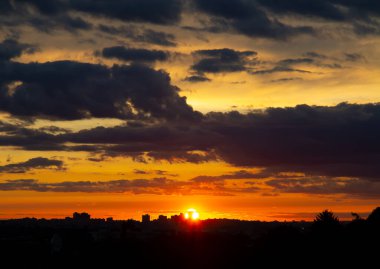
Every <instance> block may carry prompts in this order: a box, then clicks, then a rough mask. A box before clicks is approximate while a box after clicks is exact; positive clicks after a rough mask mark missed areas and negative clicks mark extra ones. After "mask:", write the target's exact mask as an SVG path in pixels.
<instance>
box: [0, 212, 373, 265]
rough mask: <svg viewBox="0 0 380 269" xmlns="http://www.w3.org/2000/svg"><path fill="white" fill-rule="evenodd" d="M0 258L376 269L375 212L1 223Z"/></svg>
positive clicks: (33, 262)
mask: <svg viewBox="0 0 380 269" xmlns="http://www.w3.org/2000/svg"><path fill="white" fill-rule="evenodd" d="M0 257H1V268H278V267H280V266H281V267H286V268H294V267H296V268H301V267H302V268H332V267H336V268H343V267H344V266H350V268H351V267H354V266H355V267H358V268H369V267H368V265H369V264H371V268H380V267H379V266H380V259H379V257H380V208H377V209H375V210H374V211H373V212H372V214H371V215H370V216H369V217H368V218H367V219H361V218H360V217H359V216H354V219H353V220H352V221H350V222H344V223H342V222H339V220H338V219H337V218H336V217H335V216H334V215H333V213H332V212H329V211H324V212H322V213H320V214H319V215H318V216H317V217H316V219H315V221H314V222H291V223H280V222H258V221H238V220H205V221H187V220H184V219H182V218H180V217H173V218H172V219H167V220H166V219H160V220H155V221H146V222H138V221H134V220H128V221H113V220H112V219H108V220H103V219H90V218H89V215H86V214H76V215H75V216H74V217H73V218H66V219H62V220H44V219H40V220H37V219H30V218H28V219H19V220H4V221H0ZM273 266H275V267H273ZM289 266H291V267H289Z"/></svg>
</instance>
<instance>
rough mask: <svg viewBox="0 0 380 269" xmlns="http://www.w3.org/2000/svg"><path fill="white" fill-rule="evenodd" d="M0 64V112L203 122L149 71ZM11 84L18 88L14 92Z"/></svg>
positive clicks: (163, 78)
mask: <svg viewBox="0 0 380 269" xmlns="http://www.w3.org/2000/svg"><path fill="white" fill-rule="evenodd" d="M0 65H1V66H0V87H1V88H0V110H1V111H5V112H8V113H11V114H12V115H16V116H28V117H46V118H52V119H54V118H57V119H70V120H72V119H81V118H89V117H104V118H133V117H137V116H141V115H143V114H144V115H145V116H151V117H157V118H165V119H170V120H173V119H187V120H194V119H197V118H199V117H200V114H199V113H197V112H195V111H194V110H193V109H192V108H191V107H190V106H189V105H188V104H187V103H186V98H185V97H180V96H179V95H178V91H179V89H178V88H177V87H175V86H173V85H171V83H170V77H169V75H168V74H167V73H165V72H164V71H156V70H154V69H151V68H149V67H147V66H141V65H128V66H127V65H114V66H113V67H106V66H103V65H98V64H89V63H80V62H71V61H57V62H47V63H29V64H22V63H15V62H3V63H0ZM13 82H18V84H17V85H15V86H14V87H11V86H10V85H11V83H13ZM136 111H137V112H136ZM136 113H137V114H136Z"/></svg>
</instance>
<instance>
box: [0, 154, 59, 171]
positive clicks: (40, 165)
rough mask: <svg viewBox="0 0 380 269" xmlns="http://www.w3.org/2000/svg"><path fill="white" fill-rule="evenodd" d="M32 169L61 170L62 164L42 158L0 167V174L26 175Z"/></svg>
mask: <svg viewBox="0 0 380 269" xmlns="http://www.w3.org/2000/svg"><path fill="white" fill-rule="evenodd" d="M34 169H56V170H63V162H62V161H60V160H51V159H47V158H43V157H37V158H32V159H29V160H27V161H25V162H20V163H12V164H7V165H1V166H0V173H26V172H29V171H30V170H34Z"/></svg>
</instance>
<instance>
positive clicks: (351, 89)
mask: <svg viewBox="0 0 380 269" xmlns="http://www.w3.org/2000/svg"><path fill="white" fill-rule="evenodd" d="M0 36H1V38H0V219H2V218H21V217H26V216H28V217H45V218H56V217H64V216H68V215H71V213H72V212H74V211H86V212H88V213H90V214H91V215H92V216H94V217H100V218H105V217H109V216H112V217H114V218H115V219H128V218H135V219H140V216H141V215H142V214H145V213H149V214H151V215H152V216H153V218H155V217H157V215H159V214H167V215H172V214H178V213H179V212H184V211H186V210H187V209H188V208H195V209H197V210H198V212H199V213H200V217H201V218H202V219H205V218H237V219H258V220H275V219H276V220H301V219H305V220H310V219H313V217H314V215H315V213H316V212H320V211H322V210H324V209H330V210H333V211H334V212H336V213H337V214H338V215H339V216H340V217H341V218H343V219H345V218H346V219H350V218H351V214H350V213H351V212H358V213H360V214H361V215H362V216H366V214H368V213H369V212H370V211H371V210H372V209H373V208H374V207H376V206H379V205H380V140H379V138H380V103H378V102H380V2H379V1H375V0H287V1H283V0H193V1H191V0H52V1H44V0H1V1H0Z"/></svg>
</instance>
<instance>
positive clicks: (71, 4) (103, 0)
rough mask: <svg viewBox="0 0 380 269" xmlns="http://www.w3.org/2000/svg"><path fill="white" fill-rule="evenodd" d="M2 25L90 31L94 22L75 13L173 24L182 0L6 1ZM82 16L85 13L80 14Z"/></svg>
mask: <svg viewBox="0 0 380 269" xmlns="http://www.w3.org/2000/svg"><path fill="white" fill-rule="evenodd" d="M0 12H1V13H2V15H3V16H2V18H1V19H0V21H1V24H3V25H7V26H16V25H25V24H28V25H31V26H33V27H35V28H36V29H38V30H41V31H50V30H52V29H56V28H61V29H66V30H70V31H76V30H88V29H90V28H91V26H92V25H91V24H90V23H89V22H87V21H85V20H84V19H83V18H82V17H80V16H75V17H74V16H72V13H73V12H76V13H78V14H80V13H82V14H87V15H91V16H93V17H106V18H110V19H117V20H121V21H125V22H148V23H157V24H172V23H176V22H179V20H180V17H181V12H182V1H181V0H123V1H119V0H55V1H41V0H30V1H29V0H13V1H11V0H2V3H1V5H0ZM80 15H81V14H80Z"/></svg>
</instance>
